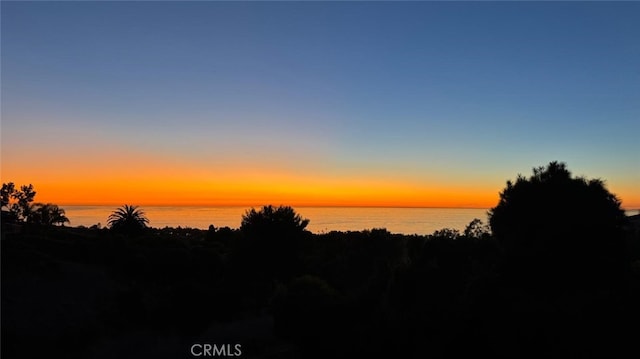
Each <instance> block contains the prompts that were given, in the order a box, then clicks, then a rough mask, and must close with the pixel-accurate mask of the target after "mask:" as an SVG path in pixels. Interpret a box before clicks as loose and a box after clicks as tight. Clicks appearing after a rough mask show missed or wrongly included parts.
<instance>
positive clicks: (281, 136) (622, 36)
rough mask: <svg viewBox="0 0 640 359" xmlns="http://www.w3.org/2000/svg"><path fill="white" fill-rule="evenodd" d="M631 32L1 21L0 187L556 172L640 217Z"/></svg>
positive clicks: (194, 10)
mask: <svg viewBox="0 0 640 359" xmlns="http://www.w3.org/2000/svg"><path fill="white" fill-rule="evenodd" d="M639 16H640V3H636V2H613V3H612V2H563V3H551V2H524V3H523V2H488V3H487V2H419V3H418V2H402V3H393V2H347V3H343V2H313V3H308V2H297V3H296V2H230V3H229V2H223V3H218V2H187V3H184V2H182V3H178V2H115V3H114V2H102V3H95V2H84V3H79V2H26V3H25V2H15V3H13V2H5V1H3V2H2V163H3V165H2V173H3V174H2V177H3V181H6V180H10V179H14V180H16V181H17V179H21V180H24V181H30V182H34V181H36V180H35V179H29V178H33V177H36V176H37V177H38V178H40V179H41V180H40V181H41V182H42V184H41V187H44V188H45V189H47V190H48V189H51V191H55V190H56V188H58V189H59V186H58V187H56V183H58V182H62V181H66V179H67V178H68V175H69V174H76V176H77V178H79V179H81V180H82V181H84V182H87V181H88V182H91V181H92V179H94V177H92V176H98V177H100V178H103V177H104V176H107V175H108V173H119V172H123V171H127V170H130V169H131V165H130V163H131V162H129V161H124V162H123V163H126V164H122V165H119V164H118V161H114V159H113V158H114V156H115V157H117V156H127V155H128V156H131V157H133V158H139V159H140V161H139V166H140V168H139V170H140V172H145V170H146V167H145V166H147V163H148V162H149V161H147V160H148V159H150V158H151V159H155V160H152V161H151V162H153V161H157V162H158V163H166V171H168V172H171V171H172V168H175V171H186V173H189V174H190V175H194V176H196V177H197V176H201V177H204V176H206V175H211V176H216V175H219V173H220V172H221V171H222V172H225V170H223V169H227V170H226V173H225V175H228V176H229V177H230V178H233V177H234V176H244V175H245V174H243V173H244V172H242V171H241V170H240V169H241V168H252V169H255V170H256V171H257V174H254V175H253V176H255V178H257V179H259V178H261V175H260V174H261V173H262V172H265V175H267V173H266V172H269V171H277V172H278V173H279V175H281V176H294V177H295V176H297V177H296V178H302V177H304V178H307V177H309V178H316V179H317V178H320V179H326V180H327V181H333V182H337V183H339V182H341V181H344V182H350V181H351V182H353V181H356V182H358V183H360V182H362V183H364V182H366V181H367V179H376V180H379V181H382V182H385V183H392V184H394V185H403V184H406V185H407V186H410V187H412V188H413V187H416V188H418V187H420V186H425V187H429V188H435V189H437V188H449V189H451V188H453V189H455V188H459V189H460V191H461V192H464V191H471V192H473V191H490V192H491V195H493V196H495V195H497V191H498V190H500V189H501V188H502V187H503V185H504V181H505V180H506V179H508V178H513V177H515V175H516V174H518V173H523V174H529V173H530V169H531V167H533V166H539V165H544V164H546V163H548V162H549V161H552V160H560V161H566V162H567V164H568V166H569V169H570V170H572V171H573V172H574V173H575V174H578V175H587V176H588V177H600V178H605V179H607V181H608V184H609V188H610V189H611V190H612V191H614V192H616V193H618V194H619V195H620V196H621V197H622V199H623V201H625V203H627V204H629V205H632V206H640V193H638V190H637V189H636V188H634V184H637V183H640V156H639V155H638V146H637V144H638V134H639V133H640V41H638V38H640V22H639V21H638V18H639ZM114 148H115V149H121V150H122V152H124V154H123V153H120V152H118V154H117V155H116V154H114V150H113V149H114ZM83 156H86V158H84V157H83ZM54 161H55V162H56V166H51V165H50V163H51V162H54ZM27 163H28V164H29V166H26V165H25V164H27ZM92 166H93V167H92ZM94 167H95V169H92V170H91V171H93V172H94V175H90V174H87V173H86V172H87V168H94ZM154 168H155V167H154ZM197 168H216V170H215V171H214V170H211V172H206V173H204V174H203V173H200V172H198V173H199V174H196V173H195V172H197V171H198V170H196V169H197ZM154 171H155V172H154ZM234 171H237V172H234ZM261 171H262V172H261ZM145 173H146V172H145ZM148 173H149V176H154V178H158V176H159V175H160V176H161V175H162V173H163V172H157V169H149V172H148ZM305 176H306V177H305ZM45 177H46V178H47V180H44V178H45ZM198 178H200V177H198ZM136 180H139V181H148V178H146V179H145V178H144V176H143V177H141V178H138V179H136ZM314 183H315V182H314ZM309 185H311V182H309ZM372 186H374V185H372ZM451 186H453V187H451ZM424 203H425V205H428V204H429V201H428V198H427V199H425V202H424ZM461 205H471V203H468V204H464V203H462V204H461Z"/></svg>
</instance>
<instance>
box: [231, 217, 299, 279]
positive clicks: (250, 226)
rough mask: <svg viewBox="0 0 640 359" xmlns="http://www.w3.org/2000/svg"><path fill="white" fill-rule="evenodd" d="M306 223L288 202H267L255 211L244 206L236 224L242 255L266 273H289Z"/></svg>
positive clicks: (294, 264)
mask: <svg viewBox="0 0 640 359" xmlns="http://www.w3.org/2000/svg"><path fill="white" fill-rule="evenodd" d="M308 224H309V220H308V219H305V218H302V217H301V216H300V215H299V214H297V213H296V211H295V210H294V209H293V208H291V207H289V206H279V207H274V206H272V205H268V206H264V207H262V209H260V210H258V211H257V210H255V209H254V208H252V209H250V210H248V211H247V212H245V214H244V215H243V216H242V222H241V225H240V232H241V233H242V235H243V237H244V244H245V246H244V253H245V255H246V259H247V260H249V261H250V262H251V263H252V265H253V266H256V268H260V269H261V270H266V271H267V273H266V274H269V275H270V274H276V275H287V276H288V275H291V274H293V273H292V271H293V268H294V267H295V266H296V265H297V264H298V263H297V262H298V258H297V255H298V252H299V250H300V248H301V241H302V239H303V238H306V234H308V232H307V231H306V230H305V228H306V227H307V225H308Z"/></svg>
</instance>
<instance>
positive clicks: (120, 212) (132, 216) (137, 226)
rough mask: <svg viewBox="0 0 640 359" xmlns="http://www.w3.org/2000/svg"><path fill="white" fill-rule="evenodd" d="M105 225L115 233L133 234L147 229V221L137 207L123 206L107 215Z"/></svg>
mask: <svg viewBox="0 0 640 359" xmlns="http://www.w3.org/2000/svg"><path fill="white" fill-rule="evenodd" d="M107 223H108V224H109V226H110V227H111V229H112V230H114V231H116V232H123V233H130V234H133V233H139V232H141V231H142V230H144V229H145V228H147V224H148V223H149V220H148V219H147V217H145V214H144V212H143V211H142V210H141V209H139V207H138V206H131V205H127V204H125V205H124V206H122V207H120V208H118V209H116V210H115V211H114V212H113V213H111V214H110V215H109V218H108V220H107Z"/></svg>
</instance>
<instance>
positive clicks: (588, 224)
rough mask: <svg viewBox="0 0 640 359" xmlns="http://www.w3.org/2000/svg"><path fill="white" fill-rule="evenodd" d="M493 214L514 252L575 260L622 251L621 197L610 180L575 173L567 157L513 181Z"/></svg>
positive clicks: (493, 228)
mask: <svg viewBox="0 0 640 359" xmlns="http://www.w3.org/2000/svg"><path fill="white" fill-rule="evenodd" d="M489 216H490V220H489V222H490V225H491V231H492V233H493V235H494V236H495V237H496V238H497V239H498V240H499V241H500V243H501V244H502V245H503V247H504V249H505V250H506V252H507V254H509V255H515V256H519V257H535V258H538V259H541V260H552V259H554V258H556V259H560V260H562V261H565V262H575V261H576V260H586V261H593V260H596V258H600V259H605V258H608V259H613V258H617V257H619V256H620V255H621V254H622V226H623V224H624V221H625V218H626V217H625V214H624V211H623V210H622V209H621V208H620V200H619V199H618V198H617V197H616V196H615V195H614V194H612V193H610V192H609V191H608V190H607V188H606V186H605V183H604V181H602V180H600V179H587V178H584V177H574V176H572V175H571V172H569V170H568V169H567V167H566V165H565V164H564V163H561V162H551V163H549V165H547V166H546V167H538V168H534V169H533V174H532V175H531V176H530V177H528V178H527V177H524V176H521V175H519V176H518V178H517V179H516V181H515V182H511V181H507V186H506V188H505V189H504V190H503V191H502V192H501V193H500V200H499V202H498V204H497V206H495V207H494V208H492V209H491V210H490V212H489Z"/></svg>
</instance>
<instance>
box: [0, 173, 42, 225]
mask: <svg viewBox="0 0 640 359" xmlns="http://www.w3.org/2000/svg"><path fill="white" fill-rule="evenodd" d="M35 196H36V192H35V191H34V190H33V185H32V184H29V185H28V186H20V189H16V188H15V185H14V184H13V182H9V183H3V184H2V190H1V191H0V198H1V203H0V204H1V207H2V208H5V207H6V208H7V209H8V210H9V212H11V213H13V215H14V216H15V217H16V218H17V219H18V220H21V221H26V220H27V219H28V218H29V215H30V214H31V202H33V199H34V197H35Z"/></svg>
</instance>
